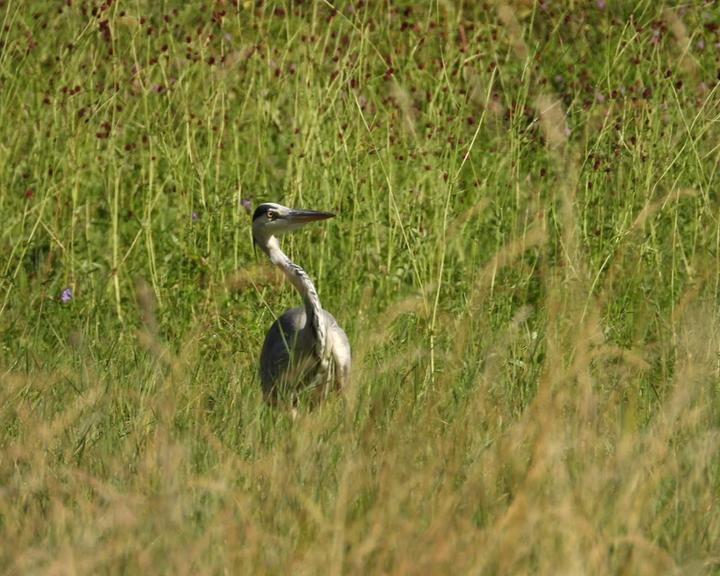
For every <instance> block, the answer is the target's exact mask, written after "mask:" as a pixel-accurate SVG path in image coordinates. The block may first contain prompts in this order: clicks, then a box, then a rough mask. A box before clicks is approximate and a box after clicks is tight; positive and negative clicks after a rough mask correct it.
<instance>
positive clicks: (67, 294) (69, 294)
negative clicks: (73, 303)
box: [60, 287, 73, 304]
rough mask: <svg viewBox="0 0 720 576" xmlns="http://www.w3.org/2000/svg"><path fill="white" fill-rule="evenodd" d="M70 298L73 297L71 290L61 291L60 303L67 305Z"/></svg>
mask: <svg viewBox="0 0 720 576" xmlns="http://www.w3.org/2000/svg"><path fill="white" fill-rule="evenodd" d="M72 297H73V293H72V288H69V287H68V288H64V289H63V291H62V294H60V301H61V302H62V303H63V304H67V303H68V302H70V300H72Z"/></svg>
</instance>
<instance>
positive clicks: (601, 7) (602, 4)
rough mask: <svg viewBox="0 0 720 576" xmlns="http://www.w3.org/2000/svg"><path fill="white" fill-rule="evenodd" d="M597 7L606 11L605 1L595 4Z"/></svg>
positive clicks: (598, 1) (599, 0)
mask: <svg viewBox="0 0 720 576" xmlns="http://www.w3.org/2000/svg"><path fill="white" fill-rule="evenodd" d="M595 5H596V6H597V7H598V8H599V9H600V10H604V9H605V0H597V2H595Z"/></svg>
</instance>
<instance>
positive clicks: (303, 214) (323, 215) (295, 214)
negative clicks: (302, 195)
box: [285, 210, 335, 224]
mask: <svg viewBox="0 0 720 576" xmlns="http://www.w3.org/2000/svg"><path fill="white" fill-rule="evenodd" d="M334 217H335V214H333V213H332V212H319V211H317V210H290V212H289V213H288V215H287V216H286V217H285V219H286V220H287V221H289V222H293V223H295V222H297V223H298V224H305V223H306V222H315V221H316V220H327V219H328V218H334Z"/></svg>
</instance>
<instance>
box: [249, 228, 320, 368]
mask: <svg viewBox="0 0 720 576" xmlns="http://www.w3.org/2000/svg"><path fill="white" fill-rule="evenodd" d="M256 242H257V244H258V245H259V246H260V248H261V249H262V251H263V252H265V254H267V255H268V258H270V262H272V263H273V264H275V266H277V267H279V268H280V270H282V271H283V273H284V274H285V276H286V277H287V279H288V280H290V282H291V283H292V285H293V286H294V287H295V289H296V290H297V291H298V292H299V293H300V295H301V296H302V298H303V304H304V306H305V315H306V317H307V320H306V322H307V323H306V327H309V328H310V330H312V333H313V335H314V336H315V354H316V356H317V358H318V360H319V361H320V363H321V366H325V365H326V364H327V359H326V358H325V323H324V322H323V317H322V306H321V305H320V297H319V296H318V293H317V290H315V285H314V284H313V282H312V280H311V279H310V276H308V275H307V273H306V272H305V270H303V269H302V268H301V267H300V266H298V265H297V264H295V263H294V262H292V261H291V260H290V258H288V257H287V255H286V254H285V253H284V252H283V251H282V249H281V248H280V242H279V241H278V239H277V238H276V237H275V236H272V235H271V236H261V237H260V238H256Z"/></svg>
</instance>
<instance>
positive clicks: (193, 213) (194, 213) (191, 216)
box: [190, 210, 198, 222]
mask: <svg viewBox="0 0 720 576" xmlns="http://www.w3.org/2000/svg"><path fill="white" fill-rule="evenodd" d="M190 219H191V220H192V221H193V222H195V220H197V219H198V215H197V212H195V210H193V212H192V214H190Z"/></svg>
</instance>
